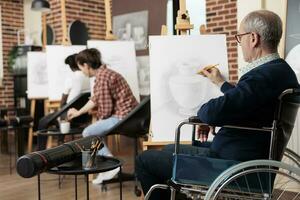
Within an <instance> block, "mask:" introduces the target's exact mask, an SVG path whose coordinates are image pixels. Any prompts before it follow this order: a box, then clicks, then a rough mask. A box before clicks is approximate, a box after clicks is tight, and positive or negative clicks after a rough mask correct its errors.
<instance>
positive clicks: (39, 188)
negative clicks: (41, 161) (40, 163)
mask: <svg viewBox="0 0 300 200" xmlns="http://www.w3.org/2000/svg"><path fill="white" fill-rule="evenodd" d="M38 199H39V200H41V177H40V174H38Z"/></svg>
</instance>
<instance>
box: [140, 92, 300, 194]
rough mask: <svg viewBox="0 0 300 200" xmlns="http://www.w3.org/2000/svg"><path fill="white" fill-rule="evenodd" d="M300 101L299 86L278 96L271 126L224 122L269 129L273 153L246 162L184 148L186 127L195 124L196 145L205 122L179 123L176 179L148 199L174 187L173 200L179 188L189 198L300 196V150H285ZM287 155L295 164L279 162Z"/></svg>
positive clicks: (175, 165)
mask: <svg viewBox="0 0 300 200" xmlns="http://www.w3.org/2000/svg"><path fill="white" fill-rule="evenodd" d="M299 106H300V89H299V88H297V89H288V90H285V91H284V92H283V93H282V94H281V95H280V96H279V101H278V106H277V110H276V111H275V115H274V120H273V124H272V127H257V126H250V125H249V126H247V127H244V126H243V127H242V126H235V125H227V126H223V127H226V128H232V129H240V130H241V129H244V130H256V131H264V132H265V133H266V134H270V136H271V141H270V148H269V158H268V159H266V160H251V161H246V162H241V161H235V160H224V159H219V158H209V157H204V156H199V155H188V154H182V153H179V152H180V145H179V143H180V134H181V132H180V129H181V127H182V126H184V125H191V126H193V137H192V144H193V145H195V144H196V143H195V129H196V126H198V125H205V124H204V123H202V122H201V121H200V120H199V119H198V118H197V117H192V118H190V119H188V120H186V121H184V122H182V123H180V124H179V126H178V128H177V130H176V139H175V152H174V163H173V174H172V178H171V180H170V181H169V182H168V184H157V185H154V186H152V187H151V188H150V190H149V191H148V193H147V194H146V196H145V200H147V199H149V198H150V196H151V193H152V192H153V191H154V190H156V189H166V190H169V191H170V192H171V199H172V200H174V199H175V196H176V195H177V194H178V193H181V194H185V195H186V197H187V198H189V199H205V200H211V199H261V200H265V199H299V197H300V191H299V187H300V168H299V155H297V154H296V153H295V152H292V151H291V150H287V151H286V152H287V153H285V149H286V146H287V144H288V141H289V138H290V136H291V134H292V130H293V128H294V123H295V119H296V117H297V112H298V108H299ZM262 134H263V133H262ZM197 145H198V144H197ZM284 155H285V156H286V155H288V156H290V158H292V159H291V160H292V161H294V163H291V162H289V163H288V164H287V163H284V162H280V161H281V160H282V157H283V156H284ZM295 188H298V189H296V190H295Z"/></svg>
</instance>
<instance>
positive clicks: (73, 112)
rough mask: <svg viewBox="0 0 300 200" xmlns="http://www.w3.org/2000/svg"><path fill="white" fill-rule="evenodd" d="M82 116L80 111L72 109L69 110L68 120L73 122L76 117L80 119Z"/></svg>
mask: <svg viewBox="0 0 300 200" xmlns="http://www.w3.org/2000/svg"><path fill="white" fill-rule="evenodd" d="M79 115H80V113H79V111H78V110H77V109H75V108H71V109H69V110H68V113H67V116H68V120H71V119H73V118H75V117H78V116H79Z"/></svg>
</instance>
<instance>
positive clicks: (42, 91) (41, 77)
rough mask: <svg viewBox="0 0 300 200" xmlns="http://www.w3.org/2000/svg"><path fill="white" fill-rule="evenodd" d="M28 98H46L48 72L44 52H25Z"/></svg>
mask: <svg viewBox="0 0 300 200" xmlns="http://www.w3.org/2000/svg"><path fill="white" fill-rule="evenodd" d="M27 96H28V99H38V98H48V73H47V62H46V53H45V52H28V53H27Z"/></svg>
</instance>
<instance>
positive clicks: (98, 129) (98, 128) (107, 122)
mask: <svg viewBox="0 0 300 200" xmlns="http://www.w3.org/2000/svg"><path fill="white" fill-rule="evenodd" d="M119 121H120V119H119V118H117V117H113V116H112V117H109V118H107V119H102V120H98V121H97V122H95V123H93V124H91V125H89V126H88V127H86V128H85V129H84V130H83V132H82V136H83V137H87V136H92V135H95V136H100V137H104V136H105V135H106V133H107V132H106V131H108V130H109V129H110V128H112V127H113V126H115V125H116V124H117V123H118V122H119ZM98 155H104V156H111V155H112V154H111V152H110V151H109V149H108V148H107V146H106V144H105V143H104V147H103V148H102V149H101V150H100V151H99V152H98Z"/></svg>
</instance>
